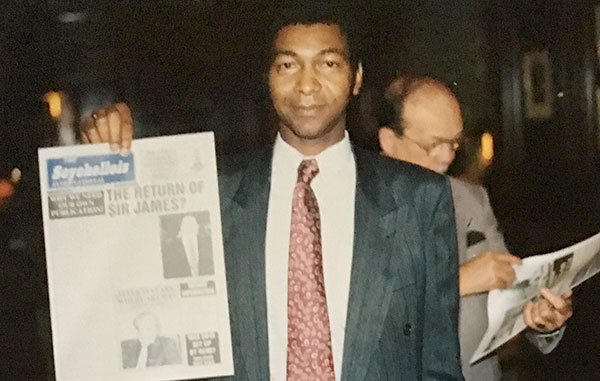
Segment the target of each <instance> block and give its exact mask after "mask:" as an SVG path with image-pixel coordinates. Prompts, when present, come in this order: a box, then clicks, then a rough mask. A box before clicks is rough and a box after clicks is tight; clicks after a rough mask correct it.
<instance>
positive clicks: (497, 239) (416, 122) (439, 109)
mask: <svg viewBox="0 0 600 381" xmlns="http://www.w3.org/2000/svg"><path fill="white" fill-rule="evenodd" d="M385 98H386V101H387V102H388V105H389V106H391V107H392V108H393V110H394V112H393V114H394V117H393V118H392V119H393V120H391V121H389V125H386V126H382V127H380V129H379V133H378V137H379V144H380V147H381V151H382V153H383V154H384V155H386V156H389V157H393V158H395V159H398V160H403V161H407V162H411V163H414V164H417V165H419V166H421V167H424V168H428V169H430V170H432V171H435V172H438V173H441V174H443V173H446V171H447V170H448V167H449V166H450V164H452V161H453V160H454V156H455V152H456V150H457V149H458V147H459V146H460V144H461V141H462V136H463V120H462V115H461V110H460V105H459V102H458V100H457V99H456V97H455V96H454V94H453V93H452V92H451V91H450V89H448V87H447V86H445V85H444V84H443V83H441V82H439V81H437V80H435V79H433V78H429V77H413V76H404V77H398V78H396V79H394V80H393V81H392V82H391V84H390V85H389V86H388V88H387V90H386V94H385ZM450 184H451V186H452V195H453V199H454V209H455V216H456V232H457V241H458V253H459V262H460V268H459V291H460V296H461V298H460V313H459V338H460V348H461V357H462V359H461V360H462V368H463V374H464V376H465V378H466V379H467V380H500V378H501V373H500V367H499V364H498V359H497V356H496V355H492V356H489V357H487V358H485V359H483V360H481V361H479V362H477V363H475V364H474V365H473V366H471V365H469V360H470V358H471V356H472V355H473V353H474V352H475V349H477V345H478V344H479V342H480V341H481V339H482V337H483V334H484V333H485V330H486V329H487V321H488V319H487V293H488V292H489V291H490V290H493V289H504V288H506V287H508V286H510V285H511V284H512V283H513V281H514V280H515V272H514V269H513V266H514V265H518V264H520V263H521V259H520V258H518V257H516V256H514V255H512V254H510V253H508V249H507V248H506V246H505V244H504V237H503V236H502V234H501V233H500V231H499V230H498V225H497V222H496V218H495V216H494V213H493V211H492V208H491V205H490V201H489V198H488V195H487V192H486V190H485V189H484V188H483V187H482V186H479V185H475V184H470V183H467V182H464V181H461V180H458V179H456V178H452V177H451V178H450ZM541 294H542V298H540V300H539V301H538V302H536V303H528V304H527V305H526V306H525V310H524V320H525V323H526V324H527V326H528V327H529V328H530V329H531V330H532V331H533V332H535V334H534V335H531V334H530V333H531V332H528V335H527V336H528V338H530V341H531V342H532V343H534V344H535V345H536V346H537V347H538V348H539V349H540V351H542V352H543V353H549V352H550V351H551V350H552V349H554V348H555V347H556V345H557V344H558V342H559V340H560V338H561V337H562V333H563V331H564V330H563V329H561V327H562V326H563V324H564V323H565V321H566V320H567V319H569V317H571V315H572V308H571V293H570V292H569V293H566V294H564V295H556V294H554V293H553V292H552V291H551V290H549V289H545V288H543V289H542V290H541Z"/></svg>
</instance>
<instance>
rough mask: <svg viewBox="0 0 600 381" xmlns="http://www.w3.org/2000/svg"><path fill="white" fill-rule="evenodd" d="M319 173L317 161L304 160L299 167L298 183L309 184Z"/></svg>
mask: <svg viewBox="0 0 600 381" xmlns="http://www.w3.org/2000/svg"><path fill="white" fill-rule="evenodd" d="M318 173H319V165H318V164H317V161H316V160H315V159H308V160H302V162H301V163H300V165H299V166H298V182H302V183H304V184H309V185H310V182H311V181H312V180H313V179H314V178H315V176H316V175H317V174H318Z"/></svg>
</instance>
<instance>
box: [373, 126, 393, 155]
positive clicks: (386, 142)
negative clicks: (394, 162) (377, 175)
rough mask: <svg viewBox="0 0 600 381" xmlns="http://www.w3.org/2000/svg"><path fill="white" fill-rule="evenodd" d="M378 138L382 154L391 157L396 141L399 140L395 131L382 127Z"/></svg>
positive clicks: (378, 132)
mask: <svg viewBox="0 0 600 381" xmlns="http://www.w3.org/2000/svg"><path fill="white" fill-rule="evenodd" d="M377 137H378V139H379V147H381V152H382V153H383V154H384V155H386V156H391V155H392V153H393V152H394V146H395V144H396V139H398V137H397V136H396V134H395V133H394V131H393V130H392V129H391V128H389V127H388V126H381V127H379V130H378V131H377Z"/></svg>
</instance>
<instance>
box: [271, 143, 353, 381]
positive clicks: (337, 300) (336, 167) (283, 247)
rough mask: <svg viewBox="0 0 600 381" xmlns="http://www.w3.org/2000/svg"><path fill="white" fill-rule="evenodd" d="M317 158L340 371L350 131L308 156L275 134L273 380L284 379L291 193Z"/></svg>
mask: <svg viewBox="0 0 600 381" xmlns="http://www.w3.org/2000/svg"><path fill="white" fill-rule="evenodd" d="M312 158H314V159H316V160H317V164H318V166H319V173H318V174H317V175H316V177H315V178H314V179H313V181H312V182H311V187H312V188H313V191H314V192H315V196H316V198H317V202H318V204H319V211H320V217H321V244H322V248H323V274H324V278H325V294H326V297H327V309H328V312H329V321H330V326H331V346H332V351H333V364H334V371H335V379H336V380H340V378H341V374H342V358H343V348H344V330H345V328H346V311H347V309H348V294H349V290H350V271H351V267H352V248H353V242H354V199H355V197H354V196H355V192H356V165H355V161H354V154H353V153H352V146H351V145H350V140H349V138H348V134H347V133H346V135H345V137H344V139H343V140H341V141H340V142H338V143H336V144H334V145H333V146H331V147H329V148H327V149H326V150H325V151H323V152H321V153H319V154H318V155H316V156H315V157H304V156H303V155H302V154H301V153H300V152H298V151H297V150H296V149H295V148H293V147H292V146H290V145H289V144H287V143H286V142H285V141H284V140H283V139H282V138H281V136H279V135H278V136H277V139H276V141H275V146H274V148H273V163H272V171H271V193H270V196H269V210H268V214H267V232H266V234H267V235H266V242H265V270H266V292H267V319H268V321H267V323H268V335H269V367H270V372H271V373H270V374H271V380H276V381H279V380H285V379H286V360H287V269H288V255H289V242H290V224H291V218H292V198H293V194H294V187H295V186H296V180H297V177H298V166H299V165H300V162H301V161H302V160H303V159H312Z"/></svg>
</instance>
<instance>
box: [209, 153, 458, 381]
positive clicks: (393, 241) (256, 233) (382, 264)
mask: <svg viewBox="0 0 600 381" xmlns="http://www.w3.org/2000/svg"><path fill="white" fill-rule="evenodd" d="M354 153H355V157H356V167H357V185H356V201H355V202H356V207H355V210H356V212H355V228H354V237H355V238H354V252H353V259H352V273H351V281H350V296H349V302H348V303H349V305H348V314H347V317H346V319H347V323H346V333H345V343H344V354H343V365H342V379H344V380H418V379H427V380H432V379H436V380H437V379H461V378H462V375H461V372H460V361H459V344H458V334H457V330H458V323H457V319H458V259H457V258H458V257H457V253H456V235H455V223H454V211H453V206H452V196H451V192H450V187H449V185H448V181H447V180H446V179H445V178H444V177H443V176H439V175H437V174H434V173H433V172H429V171H426V170H423V169H421V168H418V167H416V166H413V165H410V164H407V163H403V162H398V161H395V160H391V159H388V158H385V157H383V156H381V155H379V154H376V153H371V152H367V151H363V150H361V149H357V148H355V149H354ZM271 158H272V149H269V150H265V151H262V152H260V153H256V154H249V155H242V156H237V157H229V158H219V162H218V166H219V186H220V197H221V214H222V224H223V241H224V247H225V263H226V269H227V285H228V292H229V308H230V320H231V333H232V342H233V357H234V363H235V377H234V379H236V380H266V379H268V377H269V354H268V353H269V352H268V339H267V305H266V291H265V232H266V220H267V208H268V201H269V190H270V174H271Z"/></svg>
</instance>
